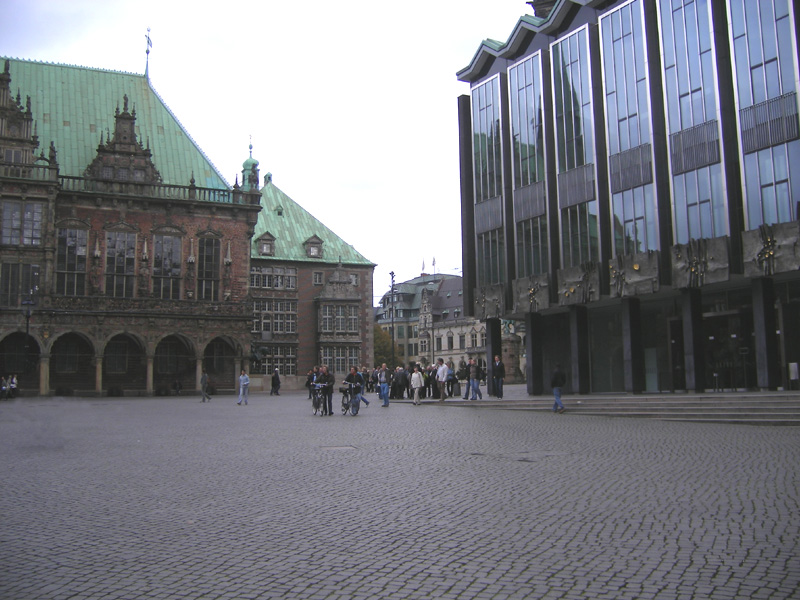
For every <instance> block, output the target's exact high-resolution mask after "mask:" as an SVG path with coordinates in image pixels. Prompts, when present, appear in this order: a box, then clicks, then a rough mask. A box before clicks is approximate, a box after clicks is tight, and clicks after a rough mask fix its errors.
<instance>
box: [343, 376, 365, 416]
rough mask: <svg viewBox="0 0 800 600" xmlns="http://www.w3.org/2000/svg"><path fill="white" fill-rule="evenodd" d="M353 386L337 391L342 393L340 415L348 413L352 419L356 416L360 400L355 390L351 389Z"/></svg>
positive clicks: (349, 385)
mask: <svg viewBox="0 0 800 600" xmlns="http://www.w3.org/2000/svg"><path fill="white" fill-rule="evenodd" d="M353 387H354V386H353V384H352V383H351V384H348V385H347V386H342V387H340V388H339V391H340V392H341V393H342V414H343V415H346V414H347V413H348V412H349V413H350V414H351V415H353V416H354V417H355V416H356V415H357V414H358V409H359V405H360V404H361V398H360V397H359V394H358V392H357V391H356V390H354V389H353Z"/></svg>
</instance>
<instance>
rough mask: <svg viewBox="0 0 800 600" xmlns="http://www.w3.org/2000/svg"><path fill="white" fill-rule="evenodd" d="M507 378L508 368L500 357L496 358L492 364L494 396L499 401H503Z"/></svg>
mask: <svg viewBox="0 0 800 600" xmlns="http://www.w3.org/2000/svg"><path fill="white" fill-rule="evenodd" d="M505 378H506V366H505V365H504V364H503V361H501V360H500V357H499V356H495V357H494V362H493V363H492V383H493V387H494V395H495V396H497V399H498V400H502V399H503V380H504V379H505Z"/></svg>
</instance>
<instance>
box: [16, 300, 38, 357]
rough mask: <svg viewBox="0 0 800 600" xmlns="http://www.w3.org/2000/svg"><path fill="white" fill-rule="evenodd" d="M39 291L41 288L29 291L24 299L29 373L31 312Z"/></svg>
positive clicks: (23, 309)
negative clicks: (36, 293)
mask: <svg viewBox="0 0 800 600" xmlns="http://www.w3.org/2000/svg"><path fill="white" fill-rule="evenodd" d="M37 291H39V287H38V286H37V287H35V288H33V289H30V290H28V295H27V296H23V297H22V302H21V303H20V304H22V316H24V317H25V357H24V359H23V360H24V364H25V372H26V373H27V372H28V366H29V365H28V361H29V358H30V356H29V352H30V334H31V315H32V314H33V313H32V311H31V307H32V306H35V305H36V296H35V295H34V294H35V292H37Z"/></svg>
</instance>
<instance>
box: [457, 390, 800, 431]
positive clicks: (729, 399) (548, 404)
mask: <svg viewBox="0 0 800 600" xmlns="http://www.w3.org/2000/svg"><path fill="white" fill-rule="evenodd" d="M509 387H511V386H507V388H509ZM514 387H517V386H514ZM521 387H522V386H520V388H521ZM511 392H512V393H510V394H509V393H508V392H507V393H506V394H504V395H505V397H504V399H503V400H497V399H495V398H487V396H486V395H485V394H484V399H483V400H476V401H474V402H473V401H469V400H461V399H453V398H449V399H448V400H447V402H446V403H445V404H446V405H447V406H450V405H458V406H470V407H474V408H489V407H491V408H503V409H507V410H533V411H542V412H549V411H552V407H553V398H552V396H527V394H526V393H524V389H520V390H513V391H511ZM520 392H523V393H520ZM562 401H563V402H564V406H565V407H566V409H567V414H573V415H584V416H598V417H638V418H642V419H661V420H664V421H690V422H714V423H734V424H745V425H787V426H800V393H798V392H752V393H748V392H740V393H739V392H719V393H715V392H709V393H706V394H681V393H676V394H649V395H635V396H634V395H616V394H614V395H612V394H608V395H606V394H594V395H569V396H567V395H565V396H563V397H562Z"/></svg>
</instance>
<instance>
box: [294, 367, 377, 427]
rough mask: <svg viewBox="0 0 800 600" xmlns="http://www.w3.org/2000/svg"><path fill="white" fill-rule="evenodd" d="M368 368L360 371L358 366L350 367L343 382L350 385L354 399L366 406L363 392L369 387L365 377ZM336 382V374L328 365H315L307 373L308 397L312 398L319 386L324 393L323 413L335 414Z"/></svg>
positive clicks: (366, 401) (366, 402)
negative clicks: (334, 392) (334, 395)
mask: <svg viewBox="0 0 800 600" xmlns="http://www.w3.org/2000/svg"><path fill="white" fill-rule="evenodd" d="M365 373H366V369H364V372H363V373H362V372H359V370H358V369H357V368H356V367H350V372H349V373H348V374H347V376H346V377H345V378H344V381H343V382H342V383H344V384H347V385H348V386H350V390H351V393H352V398H353V400H355V401H357V402H363V403H364V405H365V406H369V400H367V399H366V398H365V397H364V395H363V392H364V391H365V388H366V387H367V378H366V377H365V375H364V374H365ZM335 384H336V376H335V375H334V374H333V373H331V371H330V369H328V365H323V366H321V367H314V368H313V369H311V370H310V371H309V372H308V374H307V375H306V387H307V388H308V398H309V400H310V399H311V398H312V396H313V394H314V388H315V387H319V389H320V391H321V392H322V395H323V403H322V414H323V416H325V415H330V416H333V387H334V385H335Z"/></svg>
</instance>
